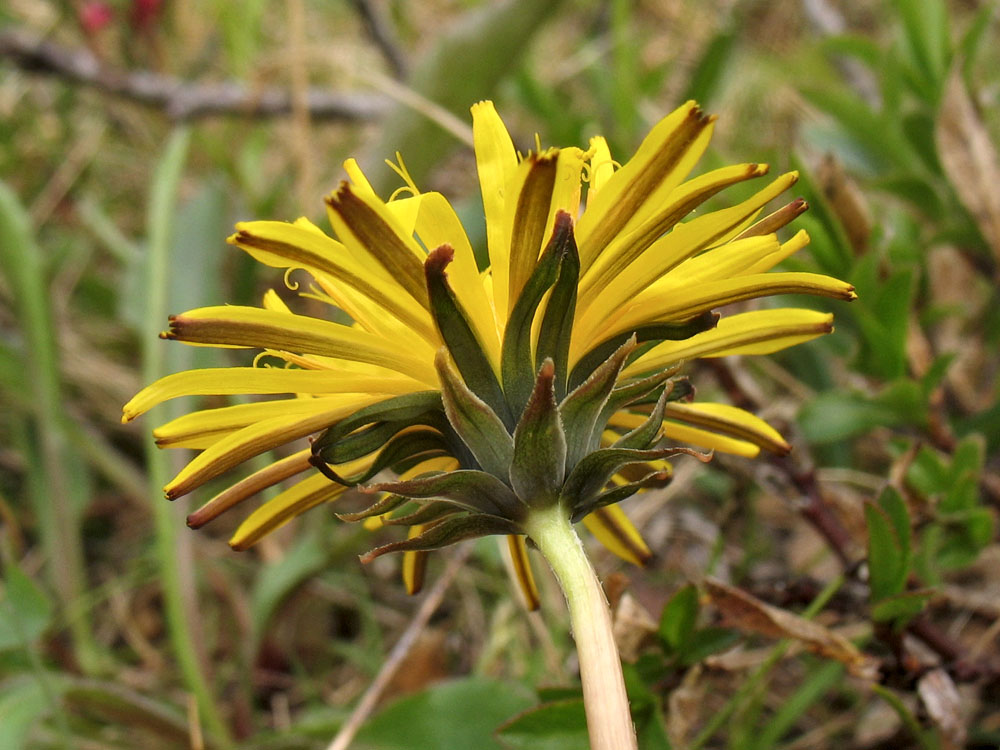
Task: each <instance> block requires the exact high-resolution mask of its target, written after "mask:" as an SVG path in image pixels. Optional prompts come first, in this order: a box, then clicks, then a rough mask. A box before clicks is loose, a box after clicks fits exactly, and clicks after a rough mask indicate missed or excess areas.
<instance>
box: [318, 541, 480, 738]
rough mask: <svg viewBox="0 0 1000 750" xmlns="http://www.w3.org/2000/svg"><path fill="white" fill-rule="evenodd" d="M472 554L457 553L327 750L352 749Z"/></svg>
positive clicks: (464, 548)
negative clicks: (356, 736)
mask: <svg viewBox="0 0 1000 750" xmlns="http://www.w3.org/2000/svg"><path fill="white" fill-rule="evenodd" d="M471 553H472V546H471V545H470V544H463V545H462V546H461V547H459V548H458V550H457V551H456V552H455V555H454V557H452V558H451V560H449V561H448V565H447V567H446V568H445V569H444V572H442V573H441V576H440V577H439V578H438V579H437V580H436V581H435V582H434V586H432V587H431V590H430V591H428V592H427V594H426V596H425V598H424V600H423V601H422V602H421V603H420V608H419V609H417V611H416V613H415V614H414V615H413V619H412V620H411V621H410V624H409V625H407V626H406V630H404V631H403V634H402V635H401V636H400V637H399V640H398V641H396V645H395V646H393V647H392V651H390V652H389V654H388V656H386V658H385V661H383V662H382V668H381V669H379V671H378V674H377V675H375V679H374V680H372V683H371V685H369V686H368V689H367V690H366V691H365V694H364V695H363V696H361V700H360V701H358V705H357V706H355V707H354V711H352V712H351V715H350V716H349V717H348V718H347V721H345V722H344V723H343V724H342V725H341V727H340V731H338V732H337V736H336V737H334V738H333V741H332V742H330V744H329V745H328V746H327V750H347V748H348V747H349V746H350V744H351V740H353V739H354V735H356V734H357V733H358V730H359V729H360V728H361V725H362V724H364V722H365V720H366V719H367V718H368V716H369V714H371V712H372V711H373V710H374V709H375V706H376V705H377V704H378V701H379V698H381V697H382V693H384V692H385V689H386V688H387V687H388V686H389V683H390V682H391V681H392V678H393V677H394V676H395V674H396V670H397V669H399V666H400V665H401V664H402V663H403V660H404V659H405V658H406V655H407V654H408V653H409V652H410V649H412V648H413V645H414V644H415V643H416V641H417V638H418V637H419V636H420V632H421V631H422V630H423V629H424V628H425V627H426V626H427V623H428V622H429V621H430V619H431V616H432V615H433V614H434V612H435V611H436V610H437V608H438V606H440V604H441V600H442V599H443V598H444V594H445V591H447V590H448V587H449V586H450V585H451V583H452V581H454V580H455V576H456V575H458V571H459V570H460V569H461V568H462V566H463V565H464V564H465V561H466V560H468V559H469V555H470V554H471Z"/></svg>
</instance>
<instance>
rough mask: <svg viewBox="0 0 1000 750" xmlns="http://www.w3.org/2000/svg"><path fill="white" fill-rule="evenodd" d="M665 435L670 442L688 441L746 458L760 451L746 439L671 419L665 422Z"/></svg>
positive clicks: (707, 448) (695, 444) (753, 456)
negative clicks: (738, 438)
mask: <svg viewBox="0 0 1000 750" xmlns="http://www.w3.org/2000/svg"><path fill="white" fill-rule="evenodd" d="M663 437H664V438H666V439H667V440H668V441H670V442H680V443H688V444H690V445H694V446H697V447H699V448H704V449H706V450H711V451H718V452H719V453H730V454H732V455H734V456H743V457H744V458H756V457H757V455H758V454H759V453H760V447H758V446H756V445H754V444H753V443H749V442H747V441H746V440H737V439H736V438H731V437H727V436H726V435H720V434H718V433H717V432H710V431H708V430H701V429H698V428H697V427H691V426H689V425H686V424H680V423H679V422H671V421H669V420H665V421H664V422H663Z"/></svg>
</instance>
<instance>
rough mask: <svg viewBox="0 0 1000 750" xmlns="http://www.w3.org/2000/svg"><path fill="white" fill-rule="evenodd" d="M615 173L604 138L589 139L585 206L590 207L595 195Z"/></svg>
mask: <svg viewBox="0 0 1000 750" xmlns="http://www.w3.org/2000/svg"><path fill="white" fill-rule="evenodd" d="M614 173H615V162H614V160H613V159H612V158H611V149H609V148H608V142H607V141H606V140H605V139H604V136H601V135H597V136H594V137H593V138H591V139H590V173H589V186H588V188H587V205H590V204H591V203H592V202H593V201H594V199H596V198H597V194H598V193H599V192H600V191H601V188H603V187H604V186H605V185H607V184H608V180H610V179H611V176H612V175H613V174H614Z"/></svg>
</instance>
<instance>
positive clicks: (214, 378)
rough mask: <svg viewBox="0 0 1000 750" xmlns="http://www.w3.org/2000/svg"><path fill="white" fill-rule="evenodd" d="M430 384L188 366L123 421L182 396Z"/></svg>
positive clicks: (143, 397)
mask: <svg viewBox="0 0 1000 750" xmlns="http://www.w3.org/2000/svg"><path fill="white" fill-rule="evenodd" d="M426 388H427V386H426V385H424V384H422V383H419V382H417V381H416V380H413V379H412V378H408V377H406V376H405V375H399V374H396V373H391V374H387V375H381V374H377V373H372V374H370V375H353V374H350V373H339V372H332V371H330V370H286V369H279V368H273V367H215V368H206V369H203V370H186V371H184V372H178V373H175V374H173V375H167V376H166V377H164V378H160V379H159V380H157V381H156V382H155V383H153V384H152V385H148V386H146V387H145V388H143V389H142V390H141V391H139V393H137V394H136V395H135V396H133V397H132V400H131V401H129V402H128V403H127V404H125V406H124V407H123V413H124V416H123V417H122V421H123V422H127V421H129V420H132V419H135V418H136V417H138V416H139V415H140V414H143V413H145V412H147V411H149V410H150V409H152V408H153V407H154V406H156V405H157V404H159V403H162V402H164V401H167V400H169V399H172V398H177V397H179V396H214V395H220V396H221V395H238V394H261V395H263V394H278V393H309V394H329V393H387V394H393V395H401V394H404V393H413V392H414V391H420V390H426Z"/></svg>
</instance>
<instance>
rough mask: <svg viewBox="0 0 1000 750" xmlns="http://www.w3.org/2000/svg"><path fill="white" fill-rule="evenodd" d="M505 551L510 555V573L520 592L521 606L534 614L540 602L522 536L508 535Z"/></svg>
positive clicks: (526, 547)
mask: <svg viewBox="0 0 1000 750" xmlns="http://www.w3.org/2000/svg"><path fill="white" fill-rule="evenodd" d="M507 551H508V552H509V553H510V564H511V572H512V574H513V578H514V580H515V581H517V586H518V590H519V591H520V592H521V600H522V604H524V608H525V609H527V610H528V611H529V612H534V611H535V610H536V609H538V607H539V606H540V603H541V600H540V598H539V595H538V585H537V584H536V583H535V576H534V574H533V573H532V572H531V560H529V559H528V546H527V545H526V544H525V542H524V536H522V535H519V534H508V536H507Z"/></svg>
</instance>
